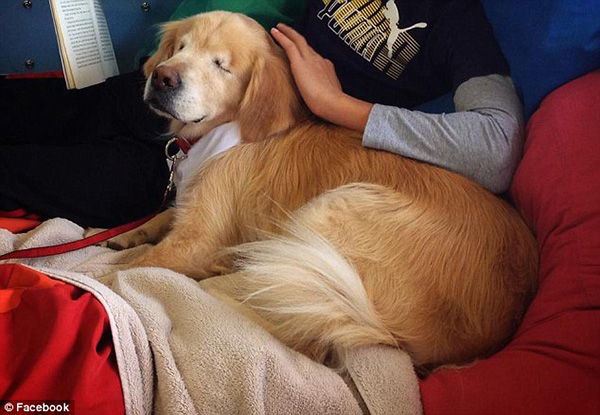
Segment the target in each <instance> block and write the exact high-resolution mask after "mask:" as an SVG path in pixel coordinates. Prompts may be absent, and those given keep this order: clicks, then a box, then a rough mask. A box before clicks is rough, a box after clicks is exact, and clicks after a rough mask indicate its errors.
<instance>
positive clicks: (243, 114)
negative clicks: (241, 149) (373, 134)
mask: <svg viewBox="0 0 600 415" xmlns="http://www.w3.org/2000/svg"><path fill="white" fill-rule="evenodd" d="M144 73H145V75H146V77H147V81H146V87H145V91H144V100H145V101H146V102H147V103H148V104H149V105H150V107H151V108H153V109H154V110H155V111H156V112H157V113H159V114H161V115H163V116H165V117H168V118H171V119H172V120H173V121H172V122H171V130H172V131H173V132H177V133H179V134H181V135H182V136H184V137H186V138H188V139H189V140H192V141H195V140H197V139H199V138H200V137H201V136H202V135H203V134H205V133H206V132H207V131H209V130H211V129H212V128H214V127H216V126H217V125H220V124H224V123H226V122H229V121H232V120H234V119H237V120H238V121H239V125H240V131H241V134H242V141H244V142H252V141H258V140H262V139H264V138H266V137H268V136H269V135H271V134H273V133H276V132H279V131H282V130H285V129H286V128H288V127H290V126H291V125H293V124H295V123H297V122H298V121H299V120H300V118H301V117H303V106H302V104H301V100H300V98H299V96H298V94H297V91H296V88H295V86H294V83H293V79H292V77H291V75H290V70H289V63H288V62H287V59H286V57H285V54H284V53H283V51H282V50H281V49H280V48H279V47H278V46H276V45H275V43H274V42H273V40H272V39H271V37H270V36H269V34H268V33H267V32H266V31H265V30H264V29H263V28H262V27H261V26H260V25H259V24H258V23H257V22H255V21H254V20H252V19H250V18H248V17H246V16H244V15H241V14H236V13H229V12H211V13H204V14H200V15H197V16H194V17H190V18H187V19H183V20H180V21H176V22H170V23H167V24H165V25H164V26H163V27H162V39H161V42H160V45H159V47H158V50H157V51H156V53H155V54H154V55H153V56H151V57H150V59H148V60H147V61H146V64H145V65H144Z"/></svg>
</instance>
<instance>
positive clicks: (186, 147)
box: [176, 137, 192, 154]
mask: <svg viewBox="0 0 600 415" xmlns="http://www.w3.org/2000/svg"><path fill="white" fill-rule="evenodd" d="M176 142H177V146H178V147H179V149H180V150H181V151H183V154H187V153H188V151H190V148H192V145H191V144H190V142H189V141H188V140H186V139H185V138H183V137H177V141H176Z"/></svg>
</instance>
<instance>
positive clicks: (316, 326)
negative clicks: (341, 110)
mask: <svg viewBox="0 0 600 415" xmlns="http://www.w3.org/2000/svg"><path fill="white" fill-rule="evenodd" d="M184 36H187V38H186V39H187V41H188V42H190V44H195V45H201V46H198V50H200V49H201V50H202V53H209V54H210V53H223V50H226V53H227V54H229V55H228V56H229V58H228V59H230V60H229V61H228V63H229V64H230V66H229V67H228V69H229V70H230V72H231V73H230V75H231V76H232V77H235V78H236V79H235V82H233V81H232V83H231V85H233V86H231V85H230V86H229V87H228V89H223V90H218V91H213V92H212V93H213V94H217V95H218V94H223V95H225V96H228V97H229V98H228V99H227V100H225V101H223V102H226V103H227V104H226V105H225V104H224V106H223V108H222V109H221V110H220V111H221V112H220V113H218V114H215V117H214V120H213V121H210V120H209V124H210V125H209V126H208V127H212V126H214V124H218V123H221V122H226V121H229V120H232V119H237V120H238V121H239V123H240V130H241V132H242V137H243V144H241V145H239V146H237V147H235V148H233V149H231V150H229V151H228V152H226V153H224V154H222V155H221V156H219V157H217V158H215V159H213V160H211V161H210V162H209V163H207V164H206V165H205V166H204V167H203V168H202V169H201V171H200V172H199V174H197V176H196V177H195V178H194V179H192V182H191V183H190V185H189V186H188V187H187V189H186V193H185V194H184V195H183V196H182V198H181V200H182V202H181V203H180V204H178V206H177V207H176V209H175V210H174V212H173V211H172V210H170V211H167V212H166V213H164V214H162V215H161V216H159V217H158V218H157V219H155V220H154V221H153V222H154V223H151V224H150V225H149V226H147V227H146V228H145V229H143V230H141V231H138V232H133V233H131V234H130V235H129V236H127V238H126V239H128V240H129V242H128V241H125V242H123V241H122V244H123V245H128V244H131V241H132V240H134V239H136V237H137V238H139V236H140V235H144V236H145V237H150V239H151V240H155V239H158V238H157V234H158V233H160V232H159V231H158V229H159V228H161V227H162V228H163V229H164V228H165V224H166V223H168V222H170V221H171V220H173V222H172V226H171V230H170V231H169V232H168V233H167V235H166V236H165V237H164V239H163V240H162V241H160V243H158V245H156V246H155V247H153V248H151V249H150V250H149V252H148V253H147V254H145V255H143V256H142V257H141V258H139V259H138V260H137V261H136V262H135V263H133V264H131V266H160V267H166V268H170V269H173V270H175V271H178V272H181V273H183V274H186V275H188V276H190V277H192V278H196V279H205V278H207V277H211V276H214V275H217V274H221V275H223V274H230V276H229V277H228V278H227V277H220V278H216V279H212V280H208V281H207V282H206V283H205V287H206V288H207V289H209V290H210V291H211V292H213V293H215V294H216V295H220V296H222V297H223V298H233V299H235V300H237V301H239V303H238V307H239V308H240V309H241V310H243V311H244V312H245V313H247V314H248V315H249V316H251V317H252V318H255V319H256V320H257V321H259V322H260V323H261V324H262V325H263V326H264V327H265V328H266V329H267V330H269V331H270V332H271V333H273V334H274V335H275V336H276V337H278V338H279V339H281V340H282V341H283V342H285V343H286V344H288V345H289V346H291V347H293V348H295V349H296V350H299V351H300V352H302V353H304V354H306V355H308V356H310V357H311V358H314V359H316V360H319V361H324V360H325V359H327V358H328V357H331V356H332V355H336V356H341V355H343V351H344V350H345V349H347V348H350V347H356V346H360V345H368V344H374V343H380V344H388V345H392V346H400V347H402V348H404V349H405V350H407V351H408V353H409V354H410V355H411V357H412V358H413V361H414V363H415V364H416V365H418V366H421V367H428V368H429V367H435V366H438V365H441V364H451V363H458V364H460V363H465V362H469V361H471V360H473V359H475V358H477V357H482V356H486V355H489V354H491V353H492V352H494V351H497V350H498V349H499V348H500V347H502V346H503V345H504V344H505V342H506V341H507V339H508V338H509V337H510V335H511V334H512V333H513V330H514V329H515V327H516V325H517V324H518V322H519V319H520V318H521V316H522V314H523V312H524V309H525V307H526V305H527V303H528V301H529V299H530V298H531V296H532V295H533V293H534V290H535V285H536V266H537V258H536V248H535V244H534V240H533V237H532V235H531V233H530V231H529V229H528V228H527V227H526V225H525V224H524V223H523V221H522V220H521V217H520V216H519V214H518V213H517V212H515V211H514V210H513V209H512V208H511V207H510V206H509V205H508V204H507V203H505V202H504V201H502V200H500V199H498V198H497V197H496V196H494V195H492V194H490V193H489V192H487V191H486V190H484V189H483V188H482V187H481V186H479V185H478V184H475V183H473V182H471V181H469V180H467V179H465V178H463V177H461V176H459V175H457V174H454V173H451V172H449V171H446V170H444V169H441V168H437V167H434V166H431V165H428V164H425V163H420V162H417V161H414V160H410V159H407V158H404V157H401V156H398V155H393V154H390V153H386V152H381V151H375V150H370V149H367V148H364V147H363V146H362V144H361V136H360V134H357V133H355V132H352V131H349V130H345V129H343V128H339V127H336V126H333V125H330V124H326V123H323V122H321V121H317V120H314V119H312V118H310V117H309V116H308V115H307V114H306V112H305V110H304V109H303V106H302V104H301V102H300V100H299V98H298V95H297V92H296V90H295V88H294V84H293V81H292V78H291V76H290V72H289V68H288V63H287V61H286V59H285V56H284V54H283V53H282V52H281V50H279V48H278V47H276V46H275V45H274V43H273V42H272V41H271V39H270V37H269V36H268V34H267V33H266V32H265V31H264V30H262V28H261V27H260V26H259V25H258V24H257V23H255V22H254V21H252V20H251V19H248V18H246V17H244V16H241V15H238V14H231V13H225V12H216V13H208V14H204V15H199V16H196V17H192V18H189V19H185V20H183V21H181V22H175V23H169V24H168V25H167V26H165V30H164V35H163V40H162V43H161V45H160V48H159V50H158V52H157V53H156V54H155V55H154V56H153V57H152V58H151V59H150V60H149V61H148V62H147V63H146V66H145V71H146V74H147V76H148V77H149V78H151V77H152V74H153V72H154V71H155V70H156V67H157V66H159V65H171V64H174V65H177V66H178V71H180V73H181V78H182V82H188V81H187V80H186V75H185V71H186V70H187V69H186V68H187V66H186V65H194V64H195V63H194V62H193V61H191V60H189V59H188V58H185V59H184V58H178V53H177V44H178V42H179V41H180V40H179V39H181V38H182V37H184ZM207 38H210V39H207ZM215 40H217V41H215ZM186 48H188V46H186ZM186 48H184V50H185V49H186ZM211 48H212V49H211ZM190 50H191V49H190ZM192 55H193V54H192ZM219 76H220V75H219ZM194 82H195V81H193V80H190V81H189V84H187V87H189V85H190V84H192V87H194V84H193V83H194ZM148 85H149V86H148V88H151V85H150V84H148ZM222 85H225V83H222ZM236 85H237V86H236ZM195 87H197V88H203V87H204V86H203V85H195ZM200 124H203V123H200ZM172 126H173V128H174V129H175V130H176V131H179V133H180V134H184V135H186V136H187V138H190V139H195V138H198V137H199V135H201V134H202V133H203V131H201V130H202V129H203V128H207V127H206V126H199V125H190V124H189V123H185V122H182V121H177V120H174V121H173V125H172ZM194 134H195V135H194ZM136 235H137V236H136ZM138 242H140V241H136V243H138ZM223 248H228V249H226V250H225V251H224V250H223Z"/></svg>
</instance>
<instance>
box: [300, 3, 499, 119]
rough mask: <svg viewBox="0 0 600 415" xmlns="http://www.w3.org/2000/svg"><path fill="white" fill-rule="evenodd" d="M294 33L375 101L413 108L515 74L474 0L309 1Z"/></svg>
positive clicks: (349, 85)
mask: <svg viewBox="0 0 600 415" xmlns="http://www.w3.org/2000/svg"><path fill="white" fill-rule="evenodd" d="M296 28H297V29H298V30H299V31H300V33H302V34H303V35H304V36H305V37H306V39H307V41H308V43H309V45H311V46H312V47H313V48H314V49H315V50H316V51H317V52H318V53H320V54H321V55H323V56H324V57H326V58H328V59H330V60H331V61H332V62H333V63H334V65H335V68H336V72H337V75H338V77H339V79H340V82H341V84H342V87H343V89H344V92H346V93H347V94H349V95H351V96H354V97H356V98H360V99H362V100H365V101H368V102H372V103H379V104H386V105H394V106H397V107H405V108H411V107H413V106H415V105H419V104H421V103H423V102H427V101H429V100H431V99H434V98H437V97H438V96H441V95H443V94H445V93H447V92H449V91H452V90H453V89H454V90H455V89H456V88H457V87H458V86H459V85H460V84H461V83H463V82H464V81H466V80H468V79H470V78H472V77H475V76H484V75H490V74H508V72H509V69H508V64H507V63H506V60H505V59H504V56H503V55H502V52H501V51H500V47H499V46H498V43H497V42H496V40H495V38H494V34H493V31H492V28H491V26H490V24H489V22H488V20H487V18H486V16H485V13H484V10H483V8H482V6H481V5H480V4H479V2H478V1H476V0H446V1H443V0H395V1H394V0H387V1H386V0H310V1H309V4H308V6H307V10H306V12H305V13H304V15H303V17H302V18H301V19H300V21H299V22H297V24H296Z"/></svg>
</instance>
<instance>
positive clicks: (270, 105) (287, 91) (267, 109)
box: [237, 53, 303, 143]
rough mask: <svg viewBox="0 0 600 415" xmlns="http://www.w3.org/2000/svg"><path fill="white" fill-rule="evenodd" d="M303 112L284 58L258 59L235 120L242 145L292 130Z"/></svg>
mask: <svg viewBox="0 0 600 415" xmlns="http://www.w3.org/2000/svg"><path fill="white" fill-rule="evenodd" d="M302 108H303V107H302V102H301V98H300V95H299V94H298V92H297V90H296V87H295V84H294V81H293V78H292V76H291V73H290V69H289V64H288V63H287V61H286V60H285V58H284V57H283V56H282V55H280V54H278V53H269V54H266V55H263V56H260V57H258V58H257V59H256V61H255V62H254V67H253V69H252V75H251V78H250V82H249V83H248V87H247V88H246V92H245V94H244V97H243V98H242V102H241V104H240V108H239V112H238V117H237V118H238V122H239V126H240V132H241V135H242V142H246V143H248V142H255V141H260V140H264V139H265V138H267V137H268V136H269V135H270V134H273V133H276V132H279V131H283V130H285V129H287V128H289V127H291V126H292V125H294V124H296V123H297V122H298V120H299V119H300V117H301V116H302V113H303V110H302Z"/></svg>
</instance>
